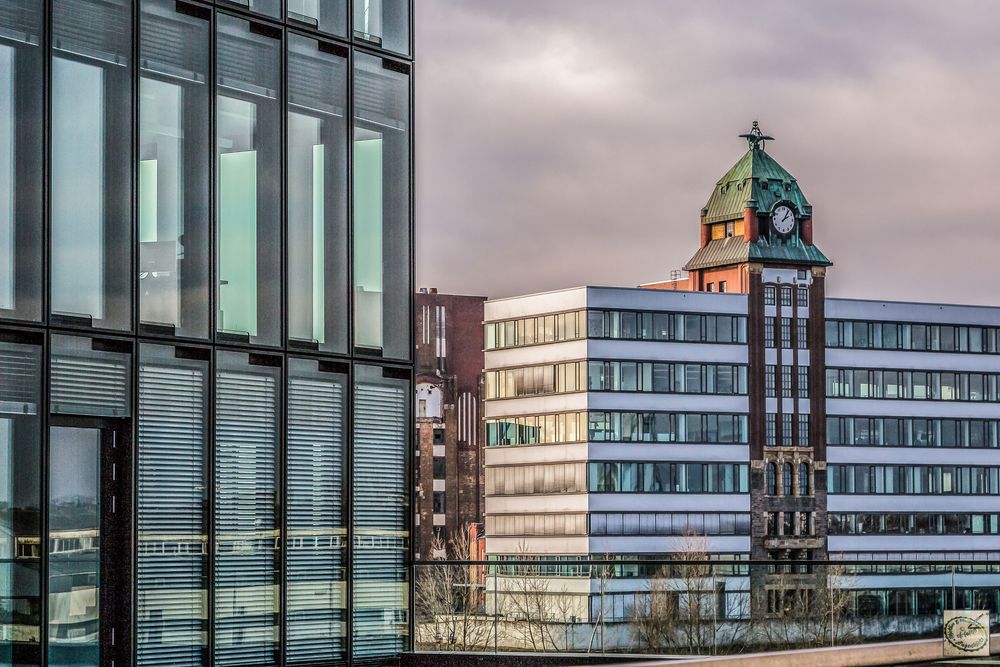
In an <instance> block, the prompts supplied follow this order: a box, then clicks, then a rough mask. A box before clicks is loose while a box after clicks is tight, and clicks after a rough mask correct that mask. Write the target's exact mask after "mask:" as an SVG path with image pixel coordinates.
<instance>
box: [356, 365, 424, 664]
mask: <svg viewBox="0 0 1000 667" xmlns="http://www.w3.org/2000/svg"><path fill="white" fill-rule="evenodd" d="M354 368H355V383H354V452H353V458H354V461H353V470H352V475H353V480H354V488H353V494H352V498H353V503H354V506H353V512H352V515H353V517H352V524H353V531H354V537H353V546H354V556H353V557H354V563H353V571H352V575H351V580H352V586H353V598H352V600H351V605H352V610H353V611H352V617H353V621H354V632H353V637H352V642H353V653H354V657H355V658H374V657H378V656H388V655H393V654H396V653H399V652H400V651H402V650H404V649H405V648H406V645H407V641H406V633H407V625H408V622H407V609H408V598H409V595H408V589H409V585H408V583H407V571H406V561H407V549H408V541H409V532H408V530H407V526H408V525H409V510H408V495H407V494H408V488H409V487H408V484H407V480H408V479H409V478H408V476H407V452H408V449H409V448H408V441H409V437H408V434H409V433H410V429H411V424H410V414H409V412H410V411H409V405H410V404H411V401H412V391H411V389H410V381H409V379H407V378H408V377H409V371H403V370H393V369H388V368H380V367H377V366H361V365H358V366H355V367H354Z"/></svg>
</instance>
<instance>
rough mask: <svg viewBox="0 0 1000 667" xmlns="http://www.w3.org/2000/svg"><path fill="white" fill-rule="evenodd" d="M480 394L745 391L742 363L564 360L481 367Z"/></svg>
mask: <svg viewBox="0 0 1000 667" xmlns="http://www.w3.org/2000/svg"><path fill="white" fill-rule="evenodd" d="M485 376H486V398H487V399H499V398H520V397H523V396H543V395H547V394H562V393H570V392H575V391H623V392H656V393H670V394H721V395H745V394H746V393H747V367H746V366H741V365H735V364H703V363H693V364H686V363H680V362H662V363H661V362H651V361H569V362H563V363H558V364H545V365H541V366H525V367H521V368H510V369H503V370H495V371H486V373H485Z"/></svg>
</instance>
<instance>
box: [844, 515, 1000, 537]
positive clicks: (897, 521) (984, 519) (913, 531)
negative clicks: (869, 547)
mask: <svg viewBox="0 0 1000 667" xmlns="http://www.w3.org/2000/svg"><path fill="white" fill-rule="evenodd" d="M827 522H828V526H829V528H828V532H829V534H830V535H1000V514H970V513H966V512H949V513H938V514H936V513H933V512H914V513H905V512H887V513H878V512H830V513H828V514H827Z"/></svg>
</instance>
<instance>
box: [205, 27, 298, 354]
mask: <svg viewBox="0 0 1000 667" xmlns="http://www.w3.org/2000/svg"><path fill="white" fill-rule="evenodd" d="M217 28H218V35H217V41H216V105H217V107H216V119H217V126H216V144H217V148H218V163H217V165H216V167H217V170H218V171H217V174H216V196H217V220H216V229H217V237H216V242H217V244H218V250H217V261H218V277H219V285H218V294H219V312H218V321H217V328H218V331H219V333H220V334H221V336H222V337H224V338H226V337H228V338H234V339H236V340H242V341H245V342H250V343H256V344H263V345H277V344H278V343H279V342H280V332H281V320H282V318H281V317H280V312H281V113H282V112H281V100H280V90H281V33H280V31H279V30H277V29H276V28H272V27H269V26H260V25H257V24H254V23H250V22H249V21H245V20H243V19H237V18H234V17H231V16H225V15H223V14H219V15H218V18H217Z"/></svg>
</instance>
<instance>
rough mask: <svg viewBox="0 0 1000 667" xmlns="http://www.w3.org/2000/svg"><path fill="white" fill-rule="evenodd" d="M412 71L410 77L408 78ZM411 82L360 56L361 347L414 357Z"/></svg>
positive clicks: (390, 66) (357, 260) (357, 317)
mask: <svg viewBox="0 0 1000 667" xmlns="http://www.w3.org/2000/svg"><path fill="white" fill-rule="evenodd" d="M401 70H405V71H401ZM409 86H410V82H409V75H408V70H407V69H406V66H402V65H397V64H396V63H393V62H391V61H387V60H383V59H382V58H377V57H375V56H370V55H367V54H364V53H355V55H354V253H353V255H354V257H353V259H354V345H355V347H356V348H358V349H360V350H361V351H363V352H368V353H375V354H380V355H381V356H384V357H392V358H400V359H401V358H407V357H408V356H409V355H410V352H409V348H410V347H411V344H410V333H409V332H410V329H411V328H412V327H411V325H410V324H409V323H410V322H412V318H411V317H410V300H411V294H410V293H411V292H412V289H411V287H410V260H409V246H410V195H409V190H410V137H409V135H410V129H409V128H410V122H409V118H410V112H409V109H410V103H409V100H410V87H409Z"/></svg>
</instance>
